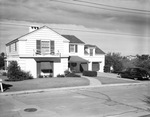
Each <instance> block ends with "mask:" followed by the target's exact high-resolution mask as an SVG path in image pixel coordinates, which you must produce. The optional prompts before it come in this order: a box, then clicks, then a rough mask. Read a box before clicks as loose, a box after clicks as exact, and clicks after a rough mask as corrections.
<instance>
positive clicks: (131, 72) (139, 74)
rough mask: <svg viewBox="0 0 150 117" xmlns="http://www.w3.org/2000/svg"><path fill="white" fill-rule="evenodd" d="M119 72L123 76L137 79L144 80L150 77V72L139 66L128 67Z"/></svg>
mask: <svg viewBox="0 0 150 117" xmlns="http://www.w3.org/2000/svg"><path fill="white" fill-rule="evenodd" d="M118 74H119V75H120V77H121V78H131V79H135V80H144V79H149V78H150V74H149V73H148V72H147V71H146V70H145V69H143V68H139V67H134V68H127V69H125V70H123V71H122V72H119V73H118Z"/></svg>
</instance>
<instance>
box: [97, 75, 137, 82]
mask: <svg viewBox="0 0 150 117" xmlns="http://www.w3.org/2000/svg"><path fill="white" fill-rule="evenodd" d="M96 79H98V80H99V81H100V82H101V83H102V84H120V83H138V81H135V80H125V79H123V78H111V77H103V76H98V77H96Z"/></svg>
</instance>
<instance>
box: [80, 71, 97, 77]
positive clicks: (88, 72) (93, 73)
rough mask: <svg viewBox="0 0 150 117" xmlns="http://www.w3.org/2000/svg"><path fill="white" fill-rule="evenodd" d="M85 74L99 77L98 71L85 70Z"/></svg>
mask: <svg viewBox="0 0 150 117" xmlns="http://www.w3.org/2000/svg"><path fill="white" fill-rule="evenodd" d="M83 76H90V77H97V72H96V71H83Z"/></svg>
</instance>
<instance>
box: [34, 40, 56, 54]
mask: <svg viewBox="0 0 150 117" xmlns="http://www.w3.org/2000/svg"><path fill="white" fill-rule="evenodd" d="M54 51H55V42H54V41H43V40H42V41H41V40H37V41H36V52H37V53H39V54H40V53H51V54H54Z"/></svg>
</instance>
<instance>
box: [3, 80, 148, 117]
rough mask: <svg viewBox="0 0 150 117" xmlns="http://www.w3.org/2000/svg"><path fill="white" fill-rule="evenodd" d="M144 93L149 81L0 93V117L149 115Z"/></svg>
mask: <svg viewBox="0 0 150 117" xmlns="http://www.w3.org/2000/svg"><path fill="white" fill-rule="evenodd" d="M146 96H150V83H143V84H132V85H122V86H107V87H99V88H87V89H74V90H58V91H48V92H38V93H29V94H17V95H0V117H148V116H150V105H147V104H146V103H145V101H144V100H145V99H146ZM25 109H29V110H28V111H27V112H26V111H24V110H25ZM30 111H34V112H30ZM143 115H144V116H143Z"/></svg>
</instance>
